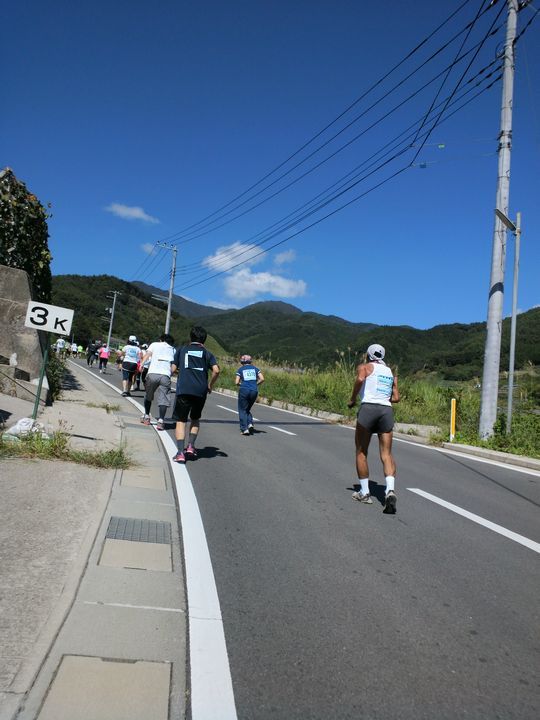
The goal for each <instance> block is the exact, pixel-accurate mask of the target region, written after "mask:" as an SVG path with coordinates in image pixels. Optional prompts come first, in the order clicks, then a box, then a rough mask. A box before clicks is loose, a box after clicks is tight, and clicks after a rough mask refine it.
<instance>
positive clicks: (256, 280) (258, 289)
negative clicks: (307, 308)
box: [225, 268, 307, 300]
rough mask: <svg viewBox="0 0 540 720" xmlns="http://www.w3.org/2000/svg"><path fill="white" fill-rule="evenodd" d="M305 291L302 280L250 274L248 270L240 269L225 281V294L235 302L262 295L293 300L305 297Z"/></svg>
mask: <svg viewBox="0 0 540 720" xmlns="http://www.w3.org/2000/svg"><path fill="white" fill-rule="evenodd" d="M306 290H307V285H306V283H305V282H304V281H303V280H289V279H287V278H284V277H281V275H272V273H269V272H259V273H252V272H251V270H250V269H249V268H242V270H238V271H237V272H235V273H233V274H232V275H230V276H229V277H227V278H226V279H225V293H226V294H227V295H228V296H229V297H231V298H234V299H235V300H248V299H250V298H254V297H256V296H257V295H262V294H269V295H273V296H274V297H278V298H294V297H299V296H301V295H305V293H306Z"/></svg>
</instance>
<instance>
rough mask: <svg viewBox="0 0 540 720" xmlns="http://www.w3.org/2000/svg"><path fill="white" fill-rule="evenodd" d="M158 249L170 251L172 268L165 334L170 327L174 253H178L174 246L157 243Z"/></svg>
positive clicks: (174, 264) (174, 273) (174, 269)
mask: <svg viewBox="0 0 540 720" xmlns="http://www.w3.org/2000/svg"><path fill="white" fill-rule="evenodd" d="M156 245H157V246H158V247H163V248H166V249H167V250H172V254H173V256H172V268H171V282H170V283H169V297H168V301H167V317H166V319H165V332H166V333H168V332H169V328H170V325H171V306H172V296H173V290H174V278H175V277H176V253H177V251H178V248H177V247H176V245H166V244H165V243H161V242H158V243H156Z"/></svg>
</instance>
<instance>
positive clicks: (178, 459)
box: [173, 452, 186, 464]
mask: <svg viewBox="0 0 540 720" xmlns="http://www.w3.org/2000/svg"><path fill="white" fill-rule="evenodd" d="M173 462H177V463H182V464H183V463H185V462H186V456H185V455H184V453H181V452H179V453H176V455H175V456H174V457H173Z"/></svg>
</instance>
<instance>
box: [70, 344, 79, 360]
mask: <svg viewBox="0 0 540 720" xmlns="http://www.w3.org/2000/svg"><path fill="white" fill-rule="evenodd" d="M78 349H79V348H78V347H77V343H76V342H73V343H71V356H72V357H74V358H76V357H77V350H78Z"/></svg>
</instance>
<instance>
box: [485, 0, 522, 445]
mask: <svg viewBox="0 0 540 720" xmlns="http://www.w3.org/2000/svg"><path fill="white" fill-rule="evenodd" d="M507 4H508V20H507V24H506V43H505V47H504V64H503V86H502V104H501V131H500V134H499V150H498V152H499V167H498V179H497V199H496V203H495V207H496V208H497V209H498V210H500V211H501V212H502V213H503V214H504V215H508V202H509V195H510V151H511V148H512V105H513V93H514V40H515V38H516V30H517V13H518V0H507ZM505 264H506V229H505V227H504V225H503V222H502V220H501V219H500V218H499V216H498V215H496V217H495V228H494V231H493V250H492V257H491V279H490V283H489V296H488V315H487V337H486V346H485V351H484V372H483V378H482V399H481V405H480V425H479V434H480V437H481V438H488V437H490V436H491V435H493V426H494V424H495V420H496V419H497V399H498V394H499V367H500V362H501V357H500V355H501V336H502V316H503V300H504V271H505Z"/></svg>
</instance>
